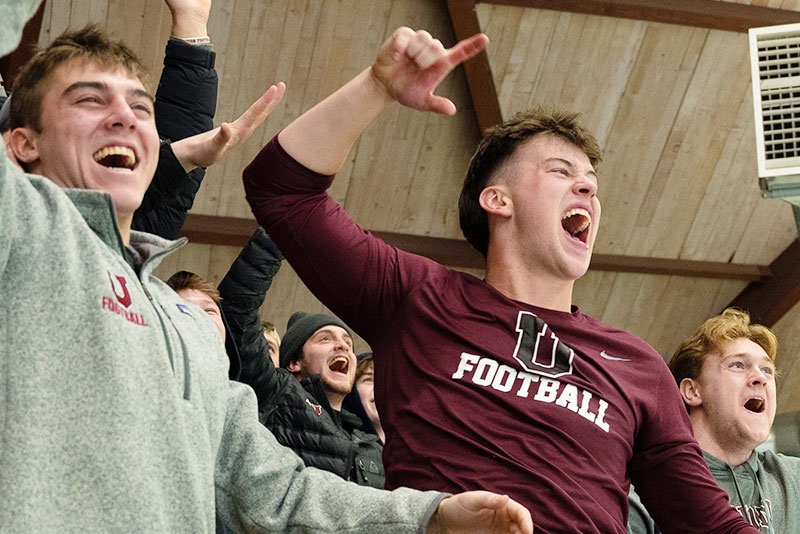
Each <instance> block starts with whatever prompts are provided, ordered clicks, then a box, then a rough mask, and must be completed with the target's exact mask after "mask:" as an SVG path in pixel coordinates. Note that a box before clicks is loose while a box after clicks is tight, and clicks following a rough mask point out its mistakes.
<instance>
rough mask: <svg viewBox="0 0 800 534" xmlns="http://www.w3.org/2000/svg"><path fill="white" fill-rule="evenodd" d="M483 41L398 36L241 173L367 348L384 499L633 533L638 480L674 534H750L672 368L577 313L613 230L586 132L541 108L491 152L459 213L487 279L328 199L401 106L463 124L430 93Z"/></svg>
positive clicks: (489, 146) (488, 146) (293, 256)
mask: <svg viewBox="0 0 800 534" xmlns="http://www.w3.org/2000/svg"><path fill="white" fill-rule="evenodd" d="M487 42H488V40H487V38H486V36H484V35H476V36H473V37H471V38H469V39H466V40H464V41H462V42H460V43H458V44H457V45H455V46H454V47H453V48H451V49H445V48H444V47H443V46H442V44H441V43H440V42H439V41H438V40H435V39H433V38H432V37H431V36H430V34H428V33H427V32H424V31H416V32H415V31H413V30H411V29H409V28H400V29H398V30H396V31H395V32H394V34H393V35H392V36H391V37H390V38H389V39H388V40H387V41H386V42H385V43H384V44H383V46H382V48H381V51H380V53H379V55H378V57H377V59H376V60H375V62H374V63H373V65H372V66H371V67H370V68H368V69H366V70H364V71H363V72H361V73H360V74H358V75H357V76H356V77H355V78H354V79H353V80H351V81H350V82H348V83H347V84H346V85H345V86H344V87H342V88H341V89H340V90H338V91H336V92H335V93H334V94H332V95H331V96H330V97H328V98H327V99H325V100H324V101H323V102H321V103H320V104H318V105H317V106H315V107H313V108H312V109H311V110H309V111H308V112H306V113H305V114H303V115H302V116H301V117H299V118H298V119H297V120H295V121H294V122H293V123H292V124H290V125H289V126H288V127H287V128H286V129H285V130H283V131H282V132H281V133H279V134H278V136H277V137H276V138H275V139H273V140H272V141H271V142H270V143H269V144H268V145H267V146H266V147H265V148H264V149H263V150H262V152H261V153H260V154H259V155H258V156H257V157H256V159H255V160H254V161H253V163H251V164H250V166H249V167H248V168H247V169H246V171H245V186H246V189H247V194H248V200H249V202H250V204H251V206H252V207H253V211H254V213H255V214H256V217H257V219H258V220H259V223H260V224H261V225H262V226H263V227H264V228H265V229H266V230H267V231H268V232H269V234H270V235H271V236H272V237H273V239H274V240H275V242H276V243H277V244H278V246H279V247H280V249H281V251H282V252H283V253H284V255H285V256H286V258H287V259H288V260H289V261H290V263H291V264H292V266H293V268H294V269H295V270H296V271H297V272H298V274H299V275H300V277H301V278H302V279H303V281H304V282H305V283H306V284H307V285H308V286H309V288H310V289H311V290H312V291H313V292H314V293H315V294H316V296H317V297H318V298H320V300H322V301H323V302H324V303H325V304H326V305H327V306H328V307H329V308H330V309H331V310H332V311H333V312H334V313H336V315H338V316H339V317H341V318H342V319H343V320H344V321H346V322H347V324H348V325H350V326H351V327H352V328H353V329H354V330H355V331H356V332H358V333H359V334H360V335H361V336H362V337H363V338H364V339H365V340H366V341H367V342H368V343H369V345H370V346H371V347H372V349H373V353H374V358H375V377H376V383H375V394H376V399H377V404H378V407H379V411H380V417H381V421H382V422H383V424H384V429H385V432H386V440H387V441H386V447H385V450H384V462H385V466H386V473H387V486H388V487H398V486H403V485H407V486H412V487H417V488H425V489H439V490H446V491H460V490H462V489H467V488H472V487H478V486H483V487H488V488H491V489H493V490H494V491H500V492H503V493H507V494H509V495H511V496H513V497H514V498H515V499H517V500H519V501H520V502H522V503H523V504H525V505H526V506H527V507H528V508H529V509H530V511H531V513H532V515H533V517H534V524H535V525H536V532H539V533H550V532H570V533H573V532H581V533H590V532H594V533H602V534H608V533H612V532H614V533H623V532H625V530H626V516H627V493H628V487H629V484H630V482H631V480H633V481H634V483H635V484H636V486H637V488H638V489H639V490H640V492H641V494H642V497H643V498H644V499H645V500H646V501H647V505H648V507H651V505H652V510H651V511H652V512H653V514H654V515H655V516H657V517H658V521H659V524H661V525H662V526H663V527H664V529H665V532H681V533H686V532H703V533H710V532H715V533H721V532H755V531H754V530H752V528H751V527H748V526H747V525H746V523H745V522H744V521H743V520H742V518H741V517H740V516H739V515H738V514H736V513H735V512H733V511H732V510H731V508H730V506H728V504H727V501H726V500H725V495H724V493H723V492H721V491H720V490H719V488H718V487H717V486H716V484H715V483H714V480H713V479H712V478H711V476H710V474H709V472H708V468H707V466H706V465H705V462H704V461H703V458H702V455H701V453H700V449H699V447H698V446H697V443H696V442H695V441H694V439H693V438H692V433H691V428H690V425H689V421H688V418H687V416H686V412H685V410H684V408H683V404H682V402H681V399H680V396H679V394H678V391H677V388H676V387H675V384H674V382H672V379H671V378H670V375H669V371H668V370H667V368H666V365H665V364H664V362H663V360H662V359H661V357H660V356H659V355H658V354H657V353H656V351H655V350H654V349H652V348H651V347H650V346H649V345H647V344H646V343H645V342H644V341H642V340H640V339H638V338H636V337H635V336H633V335H631V334H629V333H627V332H623V331H620V330H616V329H614V328H612V327H609V326H607V325H605V324H603V323H601V322H600V321H598V320H596V319H593V318H591V317H588V316H586V315H583V314H581V313H580V311H579V310H578V309H577V307H574V306H572V290H573V285H574V282H575V280H577V279H578V278H580V277H581V276H583V274H584V273H585V272H586V270H587V269H588V266H589V261H590V258H591V254H592V248H593V245H594V241H595V236H596V234H597V228H598V223H599V219H600V202H599V201H598V199H597V187H598V180H597V174H596V171H595V166H596V164H597V163H598V162H599V160H600V150H599V147H598V146H597V143H596V141H595V139H594V137H593V136H592V135H591V134H590V133H589V132H588V131H586V130H585V129H583V128H582V127H581V126H579V125H578V124H577V122H576V120H575V115H573V114H569V113H561V112H554V113H545V112H542V111H540V110H535V111H533V112H530V113H527V114H523V115H520V116H517V117H515V118H513V119H511V120H510V121H508V122H507V123H505V124H503V125H501V126H499V127H497V128H495V129H494V130H493V131H491V132H489V133H488V134H487V136H486V138H485V139H484V140H483V141H482V143H481V145H480V146H479V148H478V151H477V153H476V155H475V156H474V158H473V161H472V164H471V166H470V170H469V171H468V174H467V178H466V181H465V184H464V190H463V191H462V196H461V201H460V212H461V226H462V229H463V230H464V233H465V235H466V236H467V239H468V240H469V241H470V243H471V244H473V246H475V248H477V249H478V250H479V251H480V252H481V253H483V254H484V256H485V257H486V277H485V279H484V280H479V279H477V278H475V277H473V276H470V275H468V274H465V273H460V272H456V271H451V270H449V269H446V268H445V267H443V266H441V265H439V264H437V263H435V262H433V261H430V260H428V259H426V258H422V257H419V256H415V255H412V254H408V253H406V252H403V251H400V250H397V249H394V248H392V247H390V246H388V245H386V244H385V243H383V242H382V241H380V240H379V239H376V238H375V237H373V236H371V235H370V234H368V233H365V232H364V231H363V230H362V229H361V228H359V227H358V225H357V224H356V223H355V222H353V221H352V220H351V219H350V218H349V217H348V216H347V215H346V214H345V213H344V211H343V210H342V209H341V207H340V206H338V205H337V204H336V202H335V201H334V200H333V199H332V198H331V197H330V196H329V195H327V194H326V193H325V190H326V189H327V188H328V186H329V185H330V183H331V181H332V175H333V174H335V173H336V172H338V171H339V170H340V169H341V167H342V165H343V164H344V162H345V159H346V158H347V155H348V152H349V150H350V148H351V147H352V145H353V143H354V142H355V140H356V139H357V138H358V136H359V135H360V133H361V132H362V131H363V130H364V128H366V126H367V125H368V124H369V123H370V122H371V121H372V120H373V119H374V118H376V117H377V116H378V115H379V114H380V112H381V110H383V109H384V108H385V107H387V106H389V105H390V104H392V103H393V102H395V101H398V102H400V103H401V104H403V105H405V106H409V107H412V108H414V109H418V110H422V111H433V112H437V113H445V114H453V113H455V111H456V110H455V106H454V105H453V103H452V102H451V101H449V100H447V99H446V98H442V97H439V96H435V95H433V91H434V90H435V89H436V87H437V86H438V84H439V82H441V81H442V80H443V79H444V77H445V76H447V74H448V73H449V72H450V71H451V70H452V69H453V68H454V67H455V66H456V65H458V64H459V63H461V62H462V61H464V60H466V59H468V58H470V57H472V56H474V55H476V54H477V53H479V52H480V51H481V50H483V49H484V47H485V46H486V44H487ZM320 258H324V260H325V261H320Z"/></svg>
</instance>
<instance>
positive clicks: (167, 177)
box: [132, 37, 218, 239]
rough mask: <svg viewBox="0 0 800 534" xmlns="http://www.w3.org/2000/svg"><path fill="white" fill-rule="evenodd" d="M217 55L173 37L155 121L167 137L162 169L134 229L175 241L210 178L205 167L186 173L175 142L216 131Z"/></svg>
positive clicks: (168, 51) (134, 222) (169, 45)
mask: <svg viewBox="0 0 800 534" xmlns="http://www.w3.org/2000/svg"><path fill="white" fill-rule="evenodd" d="M215 59H216V53H215V52H214V51H213V50H211V48H210V47H206V46H197V45H191V44H188V43H186V42H184V41H182V40H180V39H175V38H173V37H170V39H169V41H168V42H167V48H166V52H165V55H164V68H163V70H162V71H161V79H160V80H159V83H158V89H157V90H156V100H155V117H156V127H157V128H158V135H159V136H160V137H161V139H162V143H161V151H160V153H159V159H158V168H157V169H156V173H155V176H154V178H153V181H152V182H151V184H150V187H149V188H148V189H147V192H146V193H145V196H144V199H143V200H142V205H141V206H139V209H138V210H136V212H135V213H134V215H133V225H132V227H133V229H134V230H141V231H145V232H149V233H152V234H156V235H159V236H161V237H164V238H166V239H175V238H176V237H177V236H178V232H179V231H180V229H181V227H182V226H183V223H184V222H185V221H186V212H187V211H189V209H190V208H191V207H192V204H193V203H194V198H195V196H196V195H197V192H198V190H199V189H200V184H201V183H202V181H203V178H204V177H205V169H194V170H192V171H191V172H189V173H186V171H184V170H183V167H182V166H181V164H180V162H179V161H178V159H177V158H176V157H175V154H174V153H173V152H172V149H171V147H170V141H178V140H179V139H183V138H185V137H191V136H193V135H196V134H200V133H203V132H207V131H209V130H211V129H213V128H214V113H216V109H217V85H218V78H217V71H216V70H214V61H215Z"/></svg>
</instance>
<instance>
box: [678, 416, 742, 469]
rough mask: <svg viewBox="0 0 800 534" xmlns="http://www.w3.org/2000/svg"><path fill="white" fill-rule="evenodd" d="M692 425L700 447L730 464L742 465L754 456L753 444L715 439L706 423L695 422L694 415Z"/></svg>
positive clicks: (734, 465)
mask: <svg viewBox="0 0 800 534" xmlns="http://www.w3.org/2000/svg"><path fill="white" fill-rule="evenodd" d="M692 427H693V430H694V437H695V439H697V443H698V444H699V445H700V448H701V449H703V450H704V451H705V452H707V453H709V454H711V455H712V456H714V457H715V458H719V459H720V460H722V461H723V462H725V463H726V464H728V465H730V466H733V467H738V466H740V465H742V464H743V463H745V462H746V461H747V460H748V459H749V458H750V456H752V454H753V451H754V450H755V447H754V446H751V444H744V443H725V442H723V441H721V440H718V439H715V438H714V436H713V435H712V433H711V432H710V431H709V429H708V428H706V427H705V425H702V424H695V418H694V417H692ZM731 441H733V440H731Z"/></svg>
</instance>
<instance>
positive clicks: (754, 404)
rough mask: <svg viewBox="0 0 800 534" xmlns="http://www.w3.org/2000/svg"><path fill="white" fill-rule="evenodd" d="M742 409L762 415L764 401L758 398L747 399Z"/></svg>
mask: <svg viewBox="0 0 800 534" xmlns="http://www.w3.org/2000/svg"><path fill="white" fill-rule="evenodd" d="M744 407H745V409H746V410H749V411H751V412H753V413H762V412H763V411H764V399H762V398H760V397H753V398H751V399H747V402H745V403H744Z"/></svg>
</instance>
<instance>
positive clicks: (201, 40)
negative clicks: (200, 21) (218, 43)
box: [178, 35, 211, 45]
mask: <svg viewBox="0 0 800 534" xmlns="http://www.w3.org/2000/svg"><path fill="white" fill-rule="evenodd" d="M178 39H180V40H181V41H184V42H187V43H189V44H193V45H204V44H211V38H210V37H209V36H208V35H205V36H203V37H178Z"/></svg>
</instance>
